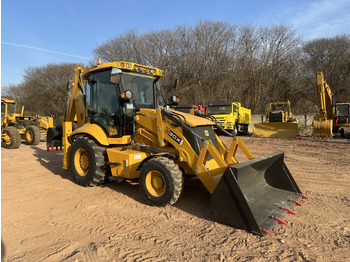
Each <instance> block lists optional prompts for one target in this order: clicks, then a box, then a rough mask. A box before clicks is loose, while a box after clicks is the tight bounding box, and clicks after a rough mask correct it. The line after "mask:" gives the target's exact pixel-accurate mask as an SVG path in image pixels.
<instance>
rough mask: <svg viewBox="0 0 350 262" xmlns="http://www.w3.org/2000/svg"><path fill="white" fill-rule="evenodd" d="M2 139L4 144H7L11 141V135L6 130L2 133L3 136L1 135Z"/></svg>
mask: <svg viewBox="0 0 350 262" xmlns="http://www.w3.org/2000/svg"><path fill="white" fill-rule="evenodd" d="M2 139H3V140H4V143H5V145H7V146H9V145H11V143H12V139H11V135H10V134H9V133H7V132H5V133H4V136H3V137H2Z"/></svg>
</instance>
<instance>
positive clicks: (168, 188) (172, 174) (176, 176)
mask: <svg viewBox="0 0 350 262" xmlns="http://www.w3.org/2000/svg"><path fill="white" fill-rule="evenodd" d="M139 184H140V189H141V192H142V193H143V195H144V197H145V198H146V200H147V201H148V202H149V203H150V204H151V205H153V206H167V205H173V204H174V203H175V202H176V201H177V200H178V199H179V197H180V195H181V193H182V191H183V186H184V180H183V177H182V172H181V170H180V168H179V166H178V165H176V164H175V163H174V162H173V161H172V160H170V159H168V158H165V157H156V158H152V159H151V160H149V161H147V162H146V163H145V164H144V165H143V166H142V168H141V172H140V177H139Z"/></svg>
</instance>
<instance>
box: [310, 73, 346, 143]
mask: <svg viewBox="0 0 350 262" xmlns="http://www.w3.org/2000/svg"><path fill="white" fill-rule="evenodd" d="M317 93H318V98H319V103H320V112H319V114H318V115H317V116H315V120H314V122H313V127H314V132H313V135H314V137H321V138H332V137H333V133H338V132H339V133H340V134H341V136H342V137H344V127H350V121H349V120H350V103H335V99H334V94H333V93H332V90H331V88H330V87H329V85H328V84H327V82H326V81H325V80H324V77H323V73H322V72H319V73H318V75H317ZM316 119H318V120H316Z"/></svg>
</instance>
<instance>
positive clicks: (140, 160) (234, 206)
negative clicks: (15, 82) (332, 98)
mask: <svg viewBox="0 0 350 262" xmlns="http://www.w3.org/2000/svg"><path fill="white" fill-rule="evenodd" d="M163 75H164V71H163V70H161V69H158V68H154V67H149V66H144V65H140V64H135V63H129V62H110V63H105V64H102V63H98V65H96V66H95V67H92V68H89V69H85V68H84V67H83V66H75V67H74V71H73V73H72V76H71V79H70V81H69V84H68V100H67V109H66V114H65V116H64V117H62V118H61V123H62V125H61V126H57V127H54V128H51V129H49V131H48V134H47V150H48V151H50V149H51V150H53V149H54V148H56V150H57V149H58V147H60V146H63V168H65V169H71V172H72V175H73V178H74V180H75V181H76V182H77V183H78V184H80V185H82V186H97V185H100V184H102V183H104V182H105V181H107V180H109V181H119V182H120V181H122V180H123V179H126V180H133V179H138V182H139V186H140V189H141V192H142V194H143V196H144V197H145V199H146V201H147V202H148V203H149V204H151V205H154V206H166V205H173V204H175V202H176V201H177V200H178V199H179V197H180V195H181V193H182V191H183V189H184V175H185V174H186V175H191V176H197V178H198V179H199V180H200V181H201V182H202V183H203V185H204V186H205V188H206V190H208V191H209V192H210V194H211V206H212V209H213V213H214V217H215V218H216V220H217V221H219V222H221V223H224V224H227V225H230V226H234V227H238V228H242V229H245V230H248V231H250V232H252V233H255V234H258V235H266V234H272V233H271V230H272V228H273V227H274V226H275V225H276V224H277V223H283V224H286V222H285V221H283V220H282V217H283V216H284V215H286V214H287V213H290V214H293V213H294V212H293V211H292V210H291V209H292V208H293V207H294V206H295V205H301V203H300V202H299V201H300V200H301V199H302V198H306V197H305V196H304V195H302V194H301V191H300V189H299V187H298V186H297V184H296V182H295V181H294V179H293V177H292V175H291V174H290V172H289V171H288V168H287V167H286V165H285V163H284V154H283V152H275V153H271V154H269V155H266V156H263V157H260V158H254V156H253V154H252V153H251V152H250V151H249V149H248V148H247V146H246V145H245V144H244V143H243V142H242V140H240V139H239V138H238V137H235V136H233V135H231V136H232V137H233V140H232V143H231V145H230V146H229V147H227V146H226V145H225V144H224V143H223V142H222V141H221V140H220V138H219V137H218V136H217V135H216V134H215V132H214V129H213V126H214V125H215V123H214V122H212V121H210V120H208V119H205V118H203V117H198V116H195V115H191V114H187V113H183V112H180V111H175V110H172V109H170V108H169V105H167V104H166V102H165V98H164V93H163V86H162V84H161V78H162V77H163ZM75 118H76V120H77V126H78V128H77V129H76V130H74V131H73V122H74V119H75ZM238 149H241V150H242V151H243V153H244V154H245V156H246V157H247V159H248V160H247V161H246V162H243V163H238V161H237V159H236V158H235V155H236V152H237V150H238ZM186 177H187V176H186Z"/></svg>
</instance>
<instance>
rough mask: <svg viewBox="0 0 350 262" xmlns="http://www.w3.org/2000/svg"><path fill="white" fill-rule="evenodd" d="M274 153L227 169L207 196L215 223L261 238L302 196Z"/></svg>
mask: <svg viewBox="0 0 350 262" xmlns="http://www.w3.org/2000/svg"><path fill="white" fill-rule="evenodd" d="M283 159H284V153H283V152H275V153H272V154H269V155H266V156H263V157H260V158H256V159H252V160H249V161H246V162H244V163H239V164H236V165H233V166H230V167H228V168H227V169H226V171H225V173H224V174H223V176H222V177H221V179H220V181H219V182H218V184H217V186H216V188H215V189H214V191H213V194H212V196H211V206H212V208H213V211H214V216H215V218H216V220H217V221H218V222H221V223H223V224H226V225H230V226H233V227H237V228H241V229H245V230H248V231H250V232H252V233H254V234H258V235H265V234H266V232H269V231H270V230H271V229H272V228H273V227H274V226H275V225H276V224H277V223H281V221H282V222H284V221H283V220H281V218H282V217H283V216H284V215H285V214H287V213H294V212H293V211H291V208H292V207H293V206H294V205H295V204H300V203H299V202H298V201H300V199H301V198H302V196H300V195H297V194H301V192H300V189H299V188H298V186H297V184H296V183H295V181H294V179H293V177H292V175H291V174H290V172H289V170H288V168H287V166H286V165H285V163H284V161H283Z"/></svg>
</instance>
